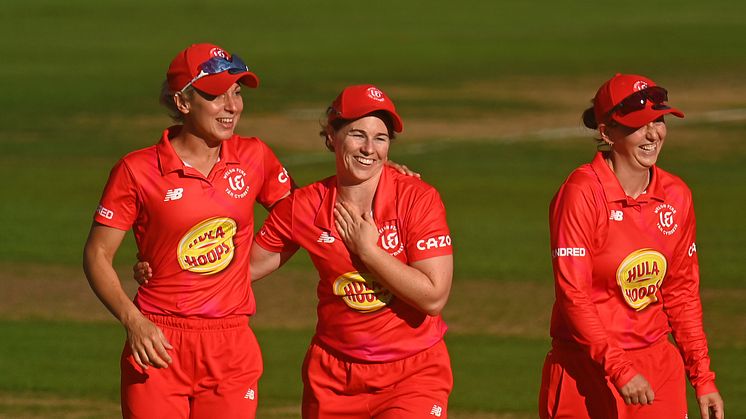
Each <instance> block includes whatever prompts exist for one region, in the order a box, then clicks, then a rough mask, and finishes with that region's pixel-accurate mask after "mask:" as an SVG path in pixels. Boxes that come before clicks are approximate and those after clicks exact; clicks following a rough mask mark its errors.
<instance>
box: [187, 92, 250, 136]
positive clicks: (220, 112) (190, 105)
mask: <svg viewBox="0 0 746 419" xmlns="http://www.w3.org/2000/svg"><path fill="white" fill-rule="evenodd" d="M176 98H177V99H176V100H177V107H178V108H179V111H180V112H181V113H182V114H183V115H184V129H185V130H186V131H188V132H190V133H192V134H194V135H196V136H198V137H200V138H202V139H204V140H206V141H208V142H219V141H224V140H227V139H229V138H231V136H233V133H234V131H235V129H236V126H237V125H238V121H239V119H240V118H241V112H243V98H242V97H241V86H240V85H239V84H238V83H234V84H233V85H232V86H231V87H230V88H228V90H227V91H226V92H225V93H223V94H222V95H220V96H210V95H208V94H206V93H202V92H200V91H195V92H194V93H193V94H191V95H189V96H188V97H187V96H185V95H182V94H179V95H177V96H176Z"/></svg>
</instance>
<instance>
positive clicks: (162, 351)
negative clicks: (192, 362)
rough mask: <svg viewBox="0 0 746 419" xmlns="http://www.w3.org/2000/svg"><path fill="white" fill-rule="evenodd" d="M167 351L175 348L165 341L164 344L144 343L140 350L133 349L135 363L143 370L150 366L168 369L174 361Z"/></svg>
mask: <svg viewBox="0 0 746 419" xmlns="http://www.w3.org/2000/svg"><path fill="white" fill-rule="evenodd" d="M167 349H173V347H172V346H171V344H170V343H168V341H165V340H164V342H144V344H143V345H141V346H140V347H139V348H136V347H134V346H133V347H132V355H133V357H134V358H135V362H137V364H138V365H139V366H141V367H142V368H143V369H148V367H149V366H153V367H155V368H168V365H169V364H171V363H172V362H173V359H171V356H170V355H169V354H168V352H167Z"/></svg>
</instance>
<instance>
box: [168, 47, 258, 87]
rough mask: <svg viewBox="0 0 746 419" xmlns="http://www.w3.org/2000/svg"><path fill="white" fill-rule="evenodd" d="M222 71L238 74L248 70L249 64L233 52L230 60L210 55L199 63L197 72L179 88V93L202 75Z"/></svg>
mask: <svg viewBox="0 0 746 419" xmlns="http://www.w3.org/2000/svg"><path fill="white" fill-rule="evenodd" d="M223 71H228V73H230V74H238V73H243V72H246V71H249V66H247V65H246V63H244V62H243V60H242V59H241V58H240V57H239V56H238V55H235V54H233V55H231V59H230V60H228V59H225V58H223V57H212V58H210V59H209V60H207V61H205V62H204V63H202V64H200V65H199V74H197V75H196V76H195V77H194V78H193V79H192V80H191V81H190V82H189V83H187V84H186V85H185V86H184V87H182V88H181V90H179V93H184V90H186V88H187V87H189V86H191V85H192V84H194V82H196V81H197V80H199V79H201V78H202V77H205V76H211V75H213V74H218V73H222V72H223Z"/></svg>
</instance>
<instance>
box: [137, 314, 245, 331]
mask: <svg viewBox="0 0 746 419" xmlns="http://www.w3.org/2000/svg"><path fill="white" fill-rule="evenodd" d="M143 315H144V316H145V317H147V318H148V319H149V320H150V321H152V322H153V323H155V324H157V325H158V326H163V327H170V328H172V329H183V330H202V331H209V330H230V329H241V328H245V327H249V317H248V316H244V315H238V316H228V317H221V318H218V319H204V318H199V317H176V316H165V315H161V314H143Z"/></svg>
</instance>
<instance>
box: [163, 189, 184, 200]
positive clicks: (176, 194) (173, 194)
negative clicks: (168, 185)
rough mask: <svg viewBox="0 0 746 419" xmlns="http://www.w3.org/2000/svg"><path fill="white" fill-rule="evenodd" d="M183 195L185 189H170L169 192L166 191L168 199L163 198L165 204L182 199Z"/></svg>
mask: <svg viewBox="0 0 746 419" xmlns="http://www.w3.org/2000/svg"><path fill="white" fill-rule="evenodd" d="M183 193H184V188H176V189H169V190H168V191H166V197H165V198H163V202H166V201H176V200H177V199H181V197H182V195H183Z"/></svg>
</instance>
